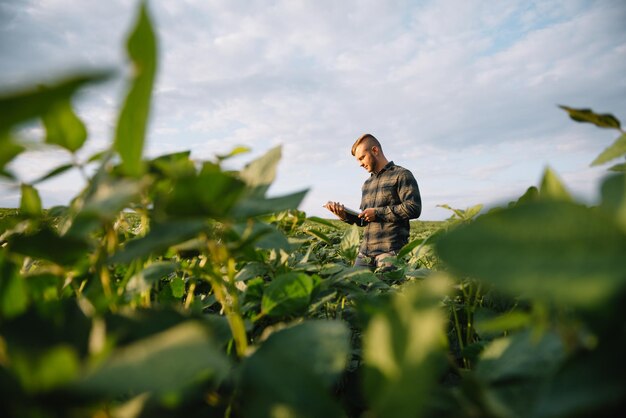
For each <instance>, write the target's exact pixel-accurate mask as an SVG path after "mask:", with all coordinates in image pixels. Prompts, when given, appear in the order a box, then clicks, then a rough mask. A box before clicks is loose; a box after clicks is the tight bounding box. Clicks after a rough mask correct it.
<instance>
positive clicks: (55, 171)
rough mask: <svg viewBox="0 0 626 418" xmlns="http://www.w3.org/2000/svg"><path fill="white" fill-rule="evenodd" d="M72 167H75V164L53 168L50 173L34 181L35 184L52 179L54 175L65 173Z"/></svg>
mask: <svg viewBox="0 0 626 418" xmlns="http://www.w3.org/2000/svg"><path fill="white" fill-rule="evenodd" d="M72 168H74V164H64V165H60V166H58V167H57V168H55V169H53V170H51V171H50V172H49V173H47V174H44V175H43V176H41V177H39V178H38V179H37V180H35V181H33V184H37V183H41V182H42V181H45V180H48V179H51V178H53V177H56V176H58V175H59V174H63V173H65V172H66V171H67V170H70V169H72Z"/></svg>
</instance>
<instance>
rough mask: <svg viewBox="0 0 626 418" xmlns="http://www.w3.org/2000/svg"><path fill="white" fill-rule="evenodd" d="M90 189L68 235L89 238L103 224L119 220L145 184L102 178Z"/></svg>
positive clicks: (91, 185)
mask: <svg viewBox="0 0 626 418" xmlns="http://www.w3.org/2000/svg"><path fill="white" fill-rule="evenodd" d="M89 187H90V188H91V190H89V193H88V195H87V196H86V198H85V202H84V205H83V207H82V209H81V210H80V212H79V213H78V214H77V215H76V217H75V219H74V220H73V222H72V226H71V227H70V229H69V231H68V232H67V235H70V236H77V237H85V236H88V235H89V233H91V232H92V231H93V230H94V229H95V228H97V227H98V226H100V224H101V223H102V222H106V221H112V220H114V219H115V218H117V217H118V216H119V214H120V211H122V209H124V208H126V207H128V206H129V204H130V203H131V202H133V201H134V200H136V199H138V196H139V194H140V192H141V190H142V187H143V184H142V183H141V182H140V181H135V180H128V179H121V180H114V179H111V178H108V177H102V178H101V179H100V180H99V181H92V183H91V184H90V186H89Z"/></svg>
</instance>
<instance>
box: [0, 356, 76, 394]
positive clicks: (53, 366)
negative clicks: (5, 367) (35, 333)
mask: <svg viewBox="0 0 626 418" xmlns="http://www.w3.org/2000/svg"><path fill="white" fill-rule="evenodd" d="M11 363H12V364H11V365H12V368H13V370H14V372H15V373H16V374H17V376H18V377H19V379H20V382H21V383H22V385H23V386H24V388H25V389H26V390H27V391H29V392H32V393H36V392H43V391H47V390H50V389H53V388H55V387H58V386H61V385H64V384H67V383H69V382H71V381H73V380H74V379H75V378H76V377H77V376H78V373H79V369H80V362H79V359H78V353H77V352H76V350H75V349H74V348H73V347H71V346H69V345H66V344H59V345H56V346H53V347H46V348H44V349H43V350H40V351H39V352H36V353H30V352H28V351H27V350H19V351H16V352H15V353H13V355H12V356H11Z"/></svg>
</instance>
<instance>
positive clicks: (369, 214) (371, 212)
mask: <svg viewBox="0 0 626 418" xmlns="http://www.w3.org/2000/svg"><path fill="white" fill-rule="evenodd" d="M359 218H361V219H365V220H366V221H367V222H374V221H375V220H376V209H374V208H367V209H365V210H364V211H363V212H361V213H359Z"/></svg>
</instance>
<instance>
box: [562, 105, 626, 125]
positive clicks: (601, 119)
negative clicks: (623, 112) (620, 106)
mask: <svg viewBox="0 0 626 418" xmlns="http://www.w3.org/2000/svg"><path fill="white" fill-rule="evenodd" d="M559 107H560V108H561V109H563V110H565V111H566V112H567V113H568V114H569V117H570V118H572V119H573V120H575V121H576V122H586V123H593V124H594V125H596V126H599V127H600V128H614V129H620V123H619V120H618V119H617V118H616V117H615V116H613V115H611V114H608V113H605V114H599V113H594V112H593V111H592V110H591V109H574V108H571V107H567V106H560V105H559Z"/></svg>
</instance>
